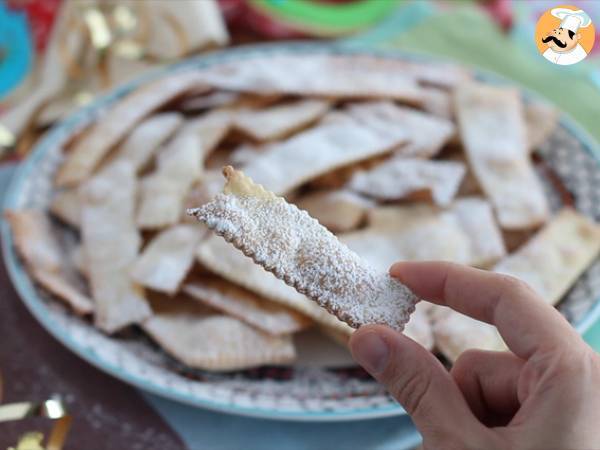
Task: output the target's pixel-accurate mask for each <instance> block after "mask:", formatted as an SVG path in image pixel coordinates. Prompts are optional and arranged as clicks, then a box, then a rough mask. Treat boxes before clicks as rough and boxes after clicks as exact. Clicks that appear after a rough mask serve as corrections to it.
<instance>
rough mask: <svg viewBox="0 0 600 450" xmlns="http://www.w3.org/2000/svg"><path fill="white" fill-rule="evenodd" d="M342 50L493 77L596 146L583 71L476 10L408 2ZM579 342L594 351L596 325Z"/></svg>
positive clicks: (591, 95) (597, 94) (591, 94)
mask: <svg viewBox="0 0 600 450" xmlns="http://www.w3.org/2000/svg"><path fill="white" fill-rule="evenodd" d="M416 17H418V18H419V20H420V22H419V23H417V24H415V23H414V22H413V23H410V26H408V25H409V24H407V23H406V21H407V20H409V19H411V18H412V19H414V18H416ZM394 22H395V26H394ZM348 44H349V45H359V46H361V45H365V46H375V47H380V48H399V49H403V50H407V51H411V52H421V53H428V54H434V55H439V56H442V57H444V58H448V59H454V60H457V61H460V62H463V63H465V64H467V65H472V66H476V67H480V68H483V69H486V70H491V71H494V72H496V73H499V74H501V75H503V76H505V77H507V78H511V79H513V80H515V81H517V82H518V83H520V84H521V85H523V86H525V87H527V88H529V89H531V90H534V91H537V92H538V93H540V94H542V95H543V96H545V97H547V98H548V99H549V100H550V101H552V102H553V103H555V104H556V105H557V106H558V107H559V108H560V109H561V110H563V111H565V112H567V113H569V114H570V115H571V116H573V118H575V120H577V121H578V122H579V123H580V124H581V125H583V126H584V128H585V129H586V130H587V131H588V132H589V133H590V134H591V135H592V136H593V137H595V139H596V140H597V141H600V88H599V87H598V85H595V84H594V83H593V82H592V79H591V77H590V76H589V70H588V68H587V67H586V66H585V65H584V64H578V65H574V66H556V65H554V64H552V63H550V62H548V61H546V60H545V59H544V58H542V57H541V56H540V55H537V54H534V53H531V51H529V50H528V49H527V48H526V47H527V46H523V47H519V46H518V45H516V44H515V42H513V41H511V40H510V39H509V38H507V37H506V36H505V35H503V34H502V33H501V31H500V30H499V29H498V27H497V26H496V24H495V23H494V22H492V21H491V20H490V18H489V17H488V16H487V15H486V14H485V13H484V12H483V11H481V10H479V9H477V8H473V7H459V8H457V9H452V10H448V11H445V12H435V11H434V9H433V8H431V4H429V3H427V2H419V1H417V2H413V3H410V4H407V5H406V6H405V7H404V8H402V9H401V10H400V11H399V12H398V14H397V17H390V20H389V21H388V22H387V23H386V24H384V26H383V27H380V28H379V29H376V30H374V31H373V32H371V33H367V34H366V35H363V36H361V37H359V38H357V39H353V40H350V41H348ZM599 188H600V187H599ZM584 337H585V339H586V340H587V342H588V343H589V344H590V345H592V346H593V347H594V348H595V349H596V350H598V351H600V323H597V324H596V325H595V326H593V327H592V328H591V329H590V330H589V331H588V332H587V333H586V334H585V335H584Z"/></svg>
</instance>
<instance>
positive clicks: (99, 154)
mask: <svg viewBox="0 0 600 450" xmlns="http://www.w3.org/2000/svg"><path fill="white" fill-rule="evenodd" d="M201 84H202V83H201V82H200V80H199V75H198V73H197V72H189V71H187V72H180V73H176V74H174V75H171V76H167V77H163V78H160V79H158V80H156V81H153V82H151V83H148V84H146V85H144V86H143V87H141V88H139V89H137V90H135V91H133V92H132V93H131V94H129V95H127V96H126V97H125V98H124V99H123V100H121V101H119V102H117V103H116V104H115V105H114V106H112V107H111V108H110V110H109V111H107V112H106V114H105V115H104V116H102V117H101V118H100V119H99V120H97V121H96V122H95V123H94V125H92V127H91V129H90V130H88V131H87V132H86V133H85V134H84V135H83V136H82V138H81V139H79V140H78V141H77V142H76V144H75V147H74V148H72V149H71V150H70V151H69V152H68V153H67V156H66V160H65V162H64V163H63V164H62V166H61V167H60V168H59V170H58V173H57V176H56V184H57V185H58V186H73V185H77V184H79V183H81V182H82V181H84V180H86V179H87V178H89V176H90V175H91V174H92V173H93V172H94V170H95V169H96V168H97V167H98V165H99V164H100V162H101V161H102V159H103V158H104V157H105V156H106V155H107V153H108V152H109V150H110V149H111V148H112V147H113V146H114V145H116V144H117V143H118V142H119V141H120V140H121V139H122V138H123V137H125V135H126V134H127V133H128V132H129V131H130V130H131V129H132V128H133V127H134V126H135V125H136V124H137V123H138V122H139V121H141V120H142V119H143V118H144V117H146V116H147V115H148V114H150V113H151V112H152V111H154V110H156V109H158V108H159V107H160V106H162V105H164V104H165V103H167V102H168V101H169V100H171V99H173V98H175V97H177V96H178V95H181V94H183V93H184V92H186V91H188V90H190V89H192V88H195V87H199V86H201Z"/></svg>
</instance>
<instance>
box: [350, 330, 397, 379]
mask: <svg viewBox="0 0 600 450" xmlns="http://www.w3.org/2000/svg"><path fill="white" fill-rule="evenodd" d="M352 350H353V351H352V354H353V355H354V359H356V361H357V362H358V363H359V364H360V365H361V366H363V367H364V368H365V369H366V370H367V371H368V372H369V373H370V374H372V375H379V374H380V373H382V372H383V371H384V370H385V368H386V367H387V363H388V359H389V354H390V350H389V348H388V345H387V343H386V342H385V341H384V340H383V339H381V338H380V337H379V336H378V335H377V334H376V333H366V334H364V335H363V336H360V337H359V338H358V339H357V340H356V341H355V342H354V345H353V346H352Z"/></svg>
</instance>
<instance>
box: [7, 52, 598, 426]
mask: <svg viewBox="0 0 600 450" xmlns="http://www.w3.org/2000/svg"><path fill="white" fill-rule="evenodd" d="M265 51H275V52H283V53H285V52H296V53H302V52H308V53H310V52H323V53H331V52H337V53H344V54H355V55H376V56H382V57H387V58H412V59H416V60H424V61H441V62H444V61H446V62H452V61H451V60H449V59H446V58H443V57H438V56H434V55H427V54H422V53H413V52H408V51H404V50H393V49H369V48H364V47H360V46H356V47H353V46H349V45H345V44H342V43H312V42H308V43H307V42H286V43H272V44H259V45H248V46H240V47H236V48H233V49H226V50H221V51H217V52H213V53H211V54H208V55H201V56H197V57H193V58H189V59H186V60H184V61H180V62H177V63H175V64H172V65H170V66H166V67H161V68H158V69H154V70H152V71H149V72H147V73H145V74H143V75H141V76H139V77H136V78H134V79H133V80H131V81H129V82H127V83H124V84H122V85H120V86H117V87H116V88H115V89H113V90H112V91H111V92H109V93H107V94H104V95H102V96H100V97H98V98H97V99H96V100H95V101H94V102H92V104H90V105H87V106H85V107H83V108H80V109H78V110H77V111H75V112H74V113H73V114H72V115H71V116H69V117H68V118H67V119H66V120H65V121H63V122H62V123H60V124H59V125H57V126H55V127H54V128H53V129H52V130H50V131H49V132H48V133H47V134H46V136H44V137H43V139H42V140H41V142H40V143H39V144H37V145H36V148H35V149H34V151H33V152H32V153H31V155H30V156H29V157H28V158H27V160H26V161H24V162H23V163H22V164H21V165H20V167H19V168H18V169H17V171H16V172H15V173H14V175H13V177H12V179H11V181H10V185H9V187H8V190H7V193H6V197H5V201H4V205H3V209H10V208H11V207H13V208H14V207H15V206H17V197H18V192H19V187H20V186H21V185H22V183H23V182H24V180H25V179H26V178H27V176H28V175H29V174H30V172H32V171H33V169H34V168H35V166H36V163H37V162H38V161H39V160H40V159H41V158H42V157H43V156H44V154H45V153H46V152H47V151H48V150H47V149H48V148H50V147H51V146H52V144H53V142H54V141H55V140H56V139H58V138H59V136H60V135H61V133H62V132H63V131H64V130H73V129H75V128H76V126H77V124H79V123H81V122H82V121H84V120H85V117H86V116H87V115H88V114H95V113H97V112H98V111H100V110H101V109H102V108H104V107H105V106H107V105H108V104H110V103H112V102H113V101H115V100H117V99H118V98H119V97H121V96H122V95H125V94H126V93H127V92H129V91H130V90H132V89H134V88H135V87H137V86H139V85H140V84H142V83H144V82H146V81H148V80H150V79H154V78H156V77H159V76H161V75H163V74H166V73H170V72H172V71H175V70H180V69H185V68H188V67H203V66H209V65H211V64H215V63H220V62H222V61H226V60H228V59H233V58H235V57H236V56H243V57H252V56H254V55H262V54H264V53H265ZM465 66H467V67H468V65H465ZM471 68H472V69H473V70H474V71H475V72H476V73H477V74H478V75H479V74H481V75H483V77H484V78H486V79H489V80H499V81H500V82H504V83H510V84H512V85H514V86H517V87H518V88H519V89H520V90H521V91H522V92H525V93H526V95H527V96H528V97H531V98H540V99H541V100H543V101H545V102H548V100H547V99H545V98H544V97H541V96H540V95H539V94H537V93H535V92H532V91H531V90H529V89H527V88H524V87H522V86H520V85H519V84H518V83H516V82H514V81H512V80H510V79H507V78H505V77H502V76H501V75H499V74H495V73H493V72H490V71H486V70H483V69H480V68H477V67H473V66H471ZM560 123H561V125H562V126H564V127H565V128H567V129H568V130H569V131H570V132H572V133H573V134H574V135H576V136H577V137H578V140H579V141H580V142H581V143H582V144H583V147H584V149H585V150H586V151H587V152H588V153H589V154H590V155H592V156H593V157H594V158H595V159H596V161H597V162H598V163H599V164H600V145H599V144H598V143H596V142H595V140H594V139H593V138H592V137H591V136H590V135H589V134H588V133H587V131H585V130H584V129H583V128H582V127H581V126H580V125H579V124H577V122H576V121H575V120H574V119H573V118H572V117H571V116H569V115H568V114H566V113H564V112H562V111H561V118H560ZM0 233H1V237H2V254H3V258H4V261H5V264H6V266H7V269H8V273H9V275H10V278H11V280H12V282H13V286H14V287H15V289H16V291H17V292H18V294H19V296H20V297H21V299H22V300H23V302H24V303H25V305H26V307H27V308H28V310H29V311H30V312H31V313H32V315H33V316H34V317H35V318H36V320H37V321H38V322H39V323H40V324H41V325H42V326H43V327H44V328H45V329H46V330H47V331H48V332H49V333H50V334H51V335H52V336H53V337H54V338H56V339H57V340H58V341H59V342H61V343H62V344H63V345H64V346H65V347H67V348H68V349H69V350H71V351H72V352H74V353H75V354H77V355H78V356H79V357H81V358H82V359H83V360H85V361H86V362H88V363H89V364H91V365H93V366H94V367H96V368H98V369H100V370H102V371H104V372H106V373H108V374H110V375H112V376H114V377H115V378H118V379H120V380H122V381H124V382H126V383H128V384H131V385H133V386H135V387H137V388H140V389H142V390H144V391H147V392H150V393H153V394H156V395H159V396H161V397H165V398H168V399H172V400H175V401H178V402H181V403H184V404H187V405H191V406H196V407H202V408H205V409H208V410H213V411H218V412H224V413H230V414H237V415H242V416H250V417H256V418H263V419H271V420H287V421H309V422H328V421H352V420H365V419H377V418H385V417H392V416H402V415H406V412H405V411H404V409H403V408H402V407H401V406H400V405H389V406H385V407H369V408H357V409H354V410H349V411H323V412H308V411H301V412H300V411H286V410H281V409H269V408H264V409H263V408H256V407H243V406H239V405H233V404H225V403H219V402H215V401H212V400H208V399H198V398H194V399H190V398H187V397H186V396H185V395H183V394H181V393H178V392H176V391H172V390H169V389H168V388H163V387H161V386H158V385H155V384H153V383H150V382H148V381H146V380H145V379H143V378H140V377H137V376H134V375H131V374H130V373H128V372H125V371H123V370H121V369H120V368H118V367H116V366H114V365H112V364H110V363H108V362H106V361H104V360H102V359H101V358H99V357H98V356H97V355H96V354H95V352H94V351H93V350H91V349H86V348H83V347H81V346H80V345H78V344H77V343H75V342H74V341H73V340H72V339H71V338H70V337H69V336H68V335H67V334H66V333H64V332H63V331H62V330H61V329H60V327H56V326H54V324H53V323H52V322H51V321H50V319H49V317H48V315H47V314H45V312H46V307H45V306H44V304H43V302H42V301H40V299H39V297H38V295H37V293H36V291H35V288H34V285H33V283H32V281H31V279H30V278H29V276H28V275H27V272H26V271H25V270H24V268H23V266H22V264H21V263H20V261H19V259H18V257H17V255H16V252H15V249H14V246H13V239H12V233H11V232H10V228H9V226H8V223H7V222H6V221H5V220H4V219H2V221H1V224H0ZM599 318H600V298H598V299H597V300H596V302H595V305H594V306H593V307H592V308H591V309H590V311H589V312H588V314H587V315H586V317H585V318H584V319H582V320H581V321H580V322H578V323H577V324H576V325H575V328H576V329H577V330H578V331H579V332H580V333H581V334H583V333H585V332H586V331H587V330H588V329H589V328H590V327H591V326H592V325H593V324H594V323H595V322H596V321H597V320H598V319H599Z"/></svg>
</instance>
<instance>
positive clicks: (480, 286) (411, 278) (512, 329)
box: [390, 262, 579, 359]
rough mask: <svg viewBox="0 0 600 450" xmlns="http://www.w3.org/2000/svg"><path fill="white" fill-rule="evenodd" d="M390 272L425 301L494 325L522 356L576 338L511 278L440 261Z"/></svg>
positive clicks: (407, 265)
mask: <svg viewBox="0 0 600 450" xmlns="http://www.w3.org/2000/svg"><path fill="white" fill-rule="evenodd" d="M390 274H391V275H392V276H394V277H396V278H398V279H399V280H400V281H401V282H402V283H404V284H406V285H407V286H408V287H409V288H410V289H411V290H412V291H413V292H414V293H415V294H417V295H418V296H420V297H422V298H424V299H426V300H429V301H431V302H434V303H437V304H440V305H446V306H449V307H450V308H452V309H454V310H456V311H458V312H461V313H463V314H466V315H468V316H471V317H473V318H475V319H478V320H481V321H484V322H487V323H490V324H493V325H495V326H496V327H497V328H498V331H499V332H500V334H501V335H502V338H503V339H504V341H505V342H506V344H507V345H508V347H509V348H510V349H511V350H512V351H513V352H514V353H515V354H516V355H517V356H519V357H520V358H522V359H528V358H529V357H530V356H531V355H532V354H533V353H535V352H536V351H538V350H540V349H542V348H543V349H548V348H556V347H557V346H558V347H560V348H566V346H569V345H572V344H573V342H574V340H579V337H578V335H577V334H576V333H575V331H574V330H573V329H572V328H571V326H570V325H569V324H568V322H567V321H566V320H565V319H564V318H563V317H562V316H561V315H560V314H559V313H558V312H557V311H556V310H555V309H554V308H552V307H551V306H549V305H547V304H546V303H544V301H543V300H542V299H541V298H539V296H538V295H537V294H535V293H534V292H533V291H532V290H531V289H530V288H529V287H527V285H526V284H525V283H523V282H521V281H518V280H517V279H515V278H512V277H509V276H506V275H501V274H497V273H493V272H488V271H484V270H479V269H474V268H471V267H466V266H461V265H459V264H452V263H443V262H415V263H405V262H403V263H397V264H394V265H393V266H392V268H391V269H390Z"/></svg>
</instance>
